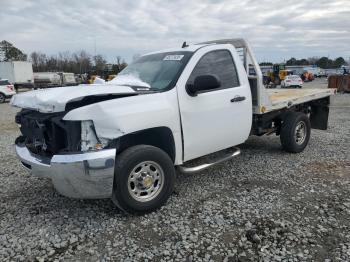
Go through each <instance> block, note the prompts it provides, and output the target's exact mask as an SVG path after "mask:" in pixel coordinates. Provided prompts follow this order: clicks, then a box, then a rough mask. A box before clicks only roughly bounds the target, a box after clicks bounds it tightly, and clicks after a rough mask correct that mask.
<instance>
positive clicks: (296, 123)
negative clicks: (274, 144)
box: [280, 112, 311, 153]
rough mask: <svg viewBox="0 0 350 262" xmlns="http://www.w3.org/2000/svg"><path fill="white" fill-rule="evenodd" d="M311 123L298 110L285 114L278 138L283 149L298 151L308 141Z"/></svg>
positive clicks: (302, 148)
mask: <svg viewBox="0 0 350 262" xmlns="http://www.w3.org/2000/svg"><path fill="white" fill-rule="evenodd" d="M310 134H311V124H310V120H309V118H308V117H307V115H305V114H303V113H300V112H289V113H287V114H286V115H285V117H284V119H283V122H282V127H281V135H280V140H281V144H282V147H283V149H284V150H286V151H287V152H291V153H300V152H302V151H303V150H304V148H305V147H306V146H307V144H308V143H309V139H310Z"/></svg>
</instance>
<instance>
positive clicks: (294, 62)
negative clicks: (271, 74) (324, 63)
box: [286, 57, 310, 65]
mask: <svg viewBox="0 0 350 262" xmlns="http://www.w3.org/2000/svg"><path fill="white" fill-rule="evenodd" d="M309 64H310V62H309V61H308V60H307V59H305V58H303V59H300V60H297V59H296V58H294V57H292V58H291V59H289V60H287V62H286V65H309Z"/></svg>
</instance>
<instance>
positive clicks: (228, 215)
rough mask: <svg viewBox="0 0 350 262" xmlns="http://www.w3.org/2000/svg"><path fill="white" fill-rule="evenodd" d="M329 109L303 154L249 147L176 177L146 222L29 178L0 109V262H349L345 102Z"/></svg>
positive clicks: (349, 126) (260, 140)
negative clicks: (172, 187)
mask: <svg viewBox="0 0 350 262" xmlns="http://www.w3.org/2000/svg"><path fill="white" fill-rule="evenodd" d="M338 102H339V103H338ZM334 104H335V105H336V107H332V108H331V113H330V121H329V129H328V130H327V131H318V130H313V132H312V136H311V140H310V143H309V146H308V147H307V148H306V150H305V151H304V152H303V153H300V154H289V153H285V152H283V151H281V146H280V143H279V138H278V137H276V136H274V135H271V136H268V137H251V138H250V139H249V140H248V141H247V142H246V143H245V144H243V145H241V146H240V148H241V149H242V155H241V156H239V157H238V158H236V159H235V160H233V161H230V162H226V163H224V164H222V165H220V166H217V167H215V168H212V169H209V170H207V171H205V172H203V173H200V174H196V175H184V174H178V177H177V183H176V189H175V192H174V194H173V195H172V197H171V198H170V199H169V201H168V203H167V205H166V206H164V207H163V208H161V209H160V210H159V211H157V212H154V213H151V214H148V215H145V216H129V215H125V214H123V213H121V212H120V211H119V210H118V209H117V208H116V207H114V206H113V204H112V202H111V201H110V200H76V199H69V198H66V197H63V196H60V195H59V194H58V193H56V192H55V190H54V189H53V187H52V185H51V182H50V180H48V179H39V178H35V177H31V176H30V175H29V174H27V172H26V171H24V170H23V169H22V168H21V166H20V164H19V162H18V160H17V159H16V157H15V154H14V152H13V149H12V145H13V142H14V140H15V138H16V136H17V135H18V134H19V133H18V131H17V126H16V125H15V124H14V123H13V119H14V115H15V112H16V110H15V109H12V108H10V106H9V105H8V104H2V105H0V112H1V114H0V132H1V133H0V134H1V136H0V161H1V163H2V164H1V169H0V198H1V202H0V219H1V220H0V260H1V261H7V260H11V261H15V260H19V261H27V260H38V261H47V260H56V261H63V260H64V261H77V260H89V261H90V260H93V261H96V260H101V261H109V260H115V261H137V260H148V261H168V260H177V261H257V260H262V261H281V260H283V261H312V260H313V261H349V260H350V220H349V217H350V107H349V105H350V95H337V96H336V98H335V99H334Z"/></svg>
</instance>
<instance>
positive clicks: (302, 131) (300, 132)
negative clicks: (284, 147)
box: [294, 121, 307, 145]
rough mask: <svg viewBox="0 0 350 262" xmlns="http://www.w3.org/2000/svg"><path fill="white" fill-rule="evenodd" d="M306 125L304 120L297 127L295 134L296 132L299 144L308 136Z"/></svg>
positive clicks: (295, 135)
mask: <svg viewBox="0 0 350 262" xmlns="http://www.w3.org/2000/svg"><path fill="white" fill-rule="evenodd" d="M306 132H307V131H306V125H305V123H304V122H302V121H301V122H299V123H298V124H297V126H296V128H295V134H294V137H295V142H296V143H297V144H298V145H302V144H303V143H304V141H305V138H306Z"/></svg>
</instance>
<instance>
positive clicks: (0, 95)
mask: <svg viewBox="0 0 350 262" xmlns="http://www.w3.org/2000/svg"><path fill="white" fill-rule="evenodd" d="M5 100H6V97H5V95H4V94H1V93H0V104H2V103H5Z"/></svg>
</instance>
